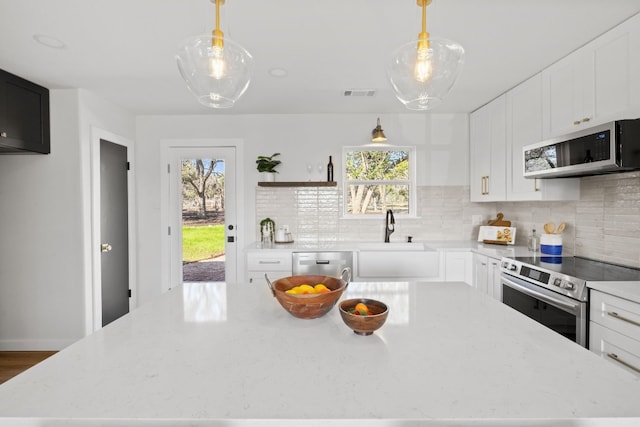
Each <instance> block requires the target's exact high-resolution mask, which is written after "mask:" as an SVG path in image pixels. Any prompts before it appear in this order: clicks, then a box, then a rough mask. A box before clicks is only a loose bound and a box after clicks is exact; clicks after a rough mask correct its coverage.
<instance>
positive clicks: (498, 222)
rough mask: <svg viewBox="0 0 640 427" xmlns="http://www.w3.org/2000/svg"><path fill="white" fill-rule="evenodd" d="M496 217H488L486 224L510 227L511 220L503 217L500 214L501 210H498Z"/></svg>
mask: <svg viewBox="0 0 640 427" xmlns="http://www.w3.org/2000/svg"><path fill="white" fill-rule="evenodd" d="M496 217H497V218H496V219H490V220H489V221H488V222H487V224H488V225H492V226H494V227H511V221H507V220H505V219H503V218H504V215H503V214H502V212H499V213H498V215H496Z"/></svg>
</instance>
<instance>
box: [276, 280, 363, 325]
mask: <svg viewBox="0 0 640 427" xmlns="http://www.w3.org/2000/svg"><path fill="white" fill-rule="evenodd" d="M265 279H267V284H268V285H269V288H270V289H271V292H272V293H273V296H274V297H275V298H276V299H277V300H278V302H279V303H280V305H281V306H282V307H283V308H284V309H285V310H287V311H288V312H289V313H291V315H293V316H295V317H299V318H300V319H315V318H317V317H322V316H324V315H325V314H327V313H328V312H329V310H331V308H332V307H333V306H334V305H335V304H336V302H337V301H338V299H339V298H340V296H342V293H343V292H344V290H345V289H346V288H347V285H348V284H349V280H351V269H349V268H345V269H344V270H342V274H341V275H340V277H331V276H322V275H300V276H290V277H283V278H281V279H278V280H275V281H273V283H272V282H271V281H270V280H269V278H268V277H267V275H266V274H265ZM305 283H307V284H310V285H312V286H313V285H315V284H317V283H323V284H324V285H325V286H326V287H327V288H329V289H330V290H331V292H327V293H324V294H306V295H297V294H288V293H286V291H287V290H289V289H291V288H293V287H295V286H300V285H302V284H305Z"/></svg>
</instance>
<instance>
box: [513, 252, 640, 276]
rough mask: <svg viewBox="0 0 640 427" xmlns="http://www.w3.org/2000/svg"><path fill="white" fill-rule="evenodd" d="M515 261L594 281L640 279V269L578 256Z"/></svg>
mask: <svg viewBox="0 0 640 427" xmlns="http://www.w3.org/2000/svg"><path fill="white" fill-rule="evenodd" d="M515 259H516V260H517V261H520V262H522V263H526V264H529V265H531V266H532V267H541V268H544V269H547V270H553V271H557V272H558V273H561V274H566V275H567V276H571V277H575V278H577V279H582V280H586V281H588V282H589V281H594V282H618V281H620V282H636V281H640V270H639V269H636V268H631V267H623V266H620V265H615V264H607V263H606V262H601V261H595V260H591V259H587V258H580V257H557V256H544V255H543V256H536V257H515Z"/></svg>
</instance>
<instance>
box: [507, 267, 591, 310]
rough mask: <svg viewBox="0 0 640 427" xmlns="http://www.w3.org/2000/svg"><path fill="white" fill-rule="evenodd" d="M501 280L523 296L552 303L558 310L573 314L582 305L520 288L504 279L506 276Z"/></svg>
mask: <svg viewBox="0 0 640 427" xmlns="http://www.w3.org/2000/svg"><path fill="white" fill-rule="evenodd" d="M500 280H501V281H502V283H503V284H504V285H507V286H509V287H510V288H513V289H515V290H517V291H518V292H522V293H523V294H526V295H529V296H531V297H534V298H538V299H540V300H541V301H542V302H546V303H551V304H552V305H556V306H559V307H558V308H566V309H569V310H571V311H572V312H575V311H576V310H577V309H578V308H579V306H580V303H570V302H567V301H564V300H561V299H557V298H554V297H552V296H549V295H545V294H543V293H541V292H537V291H534V290H533V289H529V288H525V287H524V286H520V285H518V284H517V283H515V282H513V281H511V280H509V279H507V278H506V277H504V275H503V276H501V278H500Z"/></svg>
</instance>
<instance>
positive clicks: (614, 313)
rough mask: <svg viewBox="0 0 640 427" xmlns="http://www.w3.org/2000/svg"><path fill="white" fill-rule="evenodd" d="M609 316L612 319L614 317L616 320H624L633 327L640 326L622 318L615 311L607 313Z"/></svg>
mask: <svg viewBox="0 0 640 427" xmlns="http://www.w3.org/2000/svg"><path fill="white" fill-rule="evenodd" d="M607 315H608V316H611V317H613V318H615V319H619V320H622V321H623V322H627V323H631V324H632V325H635V326H640V323H638V322H636V321H635V320H631V319H627V318H626V317H624V316H620V315H619V314H618V313H616V312H615V311H607Z"/></svg>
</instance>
